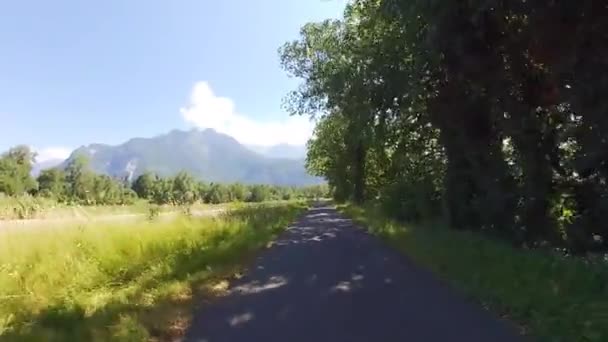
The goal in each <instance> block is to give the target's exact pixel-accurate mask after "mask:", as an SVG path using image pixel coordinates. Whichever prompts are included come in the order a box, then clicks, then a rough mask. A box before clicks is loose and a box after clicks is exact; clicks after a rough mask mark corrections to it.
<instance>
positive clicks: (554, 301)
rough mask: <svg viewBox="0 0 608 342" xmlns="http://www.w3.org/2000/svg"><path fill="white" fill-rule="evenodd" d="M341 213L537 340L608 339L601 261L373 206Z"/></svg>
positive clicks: (607, 277) (607, 268)
mask: <svg viewBox="0 0 608 342" xmlns="http://www.w3.org/2000/svg"><path fill="white" fill-rule="evenodd" d="M342 211H343V212H344V213H346V214H347V215H348V216H350V217H352V218H354V219H355V220H356V221H359V222H361V223H363V224H364V225H365V226H366V227H367V228H368V229H369V231H370V232H371V233H373V234H376V235H378V236H380V237H382V238H383V239H385V240H386V241H387V242H388V243H389V244H391V245H393V246H394V247H396V248H397V249H399V250H401V251H402V252H404V253H405V254H407V255H408V256H410V257H411V258H412V259H413V260H414V261H416V262H417V263H419V264H420V265H422V266H424V267H426V268H429V269H431V270H432V271H434V272H435V273H436V274H437V275H439V276H440V277H441V278H443V279H444V280H446V281H447V282H448V283H450V284H451V285H453V286H454V287H455V288H457V289H459V290H460V291H462V292H463V293H465V294H467V295H469V296H470V297H471V298H473V299H476V300H478V301H480V302H481V303H482V304H483V305H484V306H486V307H489V308H491V309H492V310H493V311H495V312H497V313H499V314H501V315H504V316H505V317H508V318H509V319H511V320H512V321H514V322H517V323H518V324H519V325H520V327H521V328H522V330H524V331H525V332H526V333H528V334H529V335H531V336H532V337H533V338H535V339H538V340H539V341H556V342H557V341H564V342H574V341H593V342H595V341H597V342H599V341H608V263H606V262H604V263H597V262H595V263H591V262H589V261H586V260H582V259H575V258H566V257H564V256H559V255H554V254H549V253H544V252H541V251H533V250H522V249H515V248H513V247H511V246H509V245H507V244H504V243H502V242H500V241H496V240H492V239H490V238H488V237H485V236H483V235H480V234H475V233H470V232H462V231H455V230H450V229H445V225H441V224H435V225H419V226H415V225H403V224H399V223H396V222H394V221H391V220H389V219H387V218H386V217H384V216H383V215H382V214H381V213H380V211H379V210H377V209H376V208H372V207H369V208H360V207H354V206H346V207H343V208H342Z"/></svg>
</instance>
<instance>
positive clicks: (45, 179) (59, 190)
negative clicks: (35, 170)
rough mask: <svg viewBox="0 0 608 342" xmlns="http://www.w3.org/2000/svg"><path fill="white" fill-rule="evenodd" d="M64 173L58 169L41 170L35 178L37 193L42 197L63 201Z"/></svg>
mask: <svg viewBox="0 0 608 342" xmlns="http://www.w3.org/2000/svg"><path fill="white" fill-rule="evenodd" d="M65 177H66V176H65V172H64V171H63V170H61V169H59V168H52V169H46V170H42V171H41V172H40V175H39V176H38V178H37V181H38V193H39V194H41V195H42V196H47V197H54V198H56V199H63V198H64V196H65V193H66V187H67V185H66V178H65Z"/></svg>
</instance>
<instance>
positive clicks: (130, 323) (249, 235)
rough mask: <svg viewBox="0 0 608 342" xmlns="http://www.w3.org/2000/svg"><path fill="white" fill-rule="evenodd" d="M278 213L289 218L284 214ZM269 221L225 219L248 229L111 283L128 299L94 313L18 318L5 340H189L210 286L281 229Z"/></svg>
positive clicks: (73, 307) (211, 293)
mask: <svg viewBox="0 0 608 342" xmlns="http://www.w3.org/2000/svg"><path fill="white" fill-rule="evenodd" d="M275 214H276V215H283V216H285V212H284V211H283V212H282V213H280V212H276V213H275ZM266 218H267V217H266V216H264V215H259V214H254V213H251V212H241V213H239V212H237V213H235V214H233V215H232V216H229V217H226V218H224V219H225V220H226V219H227V220H236V219H238V220H242V221H244V222H246V225H245V226H244V229H240V230H238V231H236V232H233V233H230V232H229V231H228V230H218V231H217V232H214V233H212V234H209V233H207V232H201V234H204V235H205V236H204V238H205V239H206V240H205V248H190V249H181V250H177V251H175V252H174V253H173V254H172V255H171V256H170V257H171V262H170V263H169V267H168V269H164V270H161V272H160V273H158V274H154V273H153V272H152V273H146V272H143V273H141V274H139V276H138V277H130V278H129V279H115V281H112V282H111V283H119V284H120V283H122V284H125V283H126V284H127V285H128V286H129V287H128V294H126V295H125V296H126V298H125V296H118V297H121V299H117V300H111V301H109V302H108V303H105V304H104V305H103V306H101V307H100V308H97V309H96V310H94V311H93V312H87V310H86V308H85V307H84V306H82V305H81V304H79V303H75V302H61V303H55V304H54V305H52V306H50V307H47V308H45V309H44V310H42V311H40V312H38V313H36V314H21V315H16V316H15V317H13V321H14V322H19V324H18V326H17V327H16V328H15V329H14V330H12V331H9V332H6V333H4V334H3V335H1V336H0V341H109V340H111V341H142V340H157V341H172V340H176V339H178V338H179V337H181V336H182V335H184V333H185V330H186V328H187V327H188V325H189V321H190V318H191V314H192V312H193V311H194V308H195V306H196V305H201V304H204V303H207V302H209V301H211V300H213V298H214V297H216V295H217V292H216V291H215V290H214V289H213V288H212V287H211V285H212V284H214V283H217V282H218V281H220V280H222V279H226V278H229V277H231V276H232V275H233V274H234V273H235V271H236V270H237V269H238V267H239V265H241V264H243V263H244V262H246V260H247V259H250V258H251V256H252V253H254V252H255V251H256V250H257V249H259V248H260V247H262V246H264V245H265V244H266V243H267V241H268V240H269V239H270V238H271V237H272V235H273V233H274V232H276V229H275V228H277V227H278V226H279V225H280V224H282V223H280V222H279V223H275V224H274V225H272V226H268V222H272V221H266V227H264V226H263V223H264V222H262V221H264V220H266ZM253 227H258V229H252V228H253ZM260 227H261V228H260ZM117 277H120V275H118V276H117ZM119 280H121V281H119ZM174 285H175V288H174V289H173V288H172V286H174ZM104 290H107V288H106V289H104ZM113 290H115V291H116V293H120V292H121V291H122V290H125V288H124V287H121V286H116V287H115V288H114V289H113ZM94 294H95V292H94V291H92V292H91V295H94Z"/></svg>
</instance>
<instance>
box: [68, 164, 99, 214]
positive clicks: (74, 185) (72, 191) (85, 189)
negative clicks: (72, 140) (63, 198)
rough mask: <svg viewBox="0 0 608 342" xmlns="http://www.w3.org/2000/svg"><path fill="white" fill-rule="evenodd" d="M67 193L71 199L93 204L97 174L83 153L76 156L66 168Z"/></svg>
mask: <svg viewBox="0 0 608 342" xmlns="http://www.w3.org/2000/svg"><path fill="white" fill-rule="evenodd" d="M65 179H66V184H67V191H66V193H67V195H68V197H69V199H70V200H71V201H75V202H81V203H84V204H92V203H93V197H94V193H93V192H94V186H95V174H94V173H93V172H92V171H91V170H90V169H89V160H88V158H87V157H86V156H85V155H83V154H79V155H76V156H74V158H72V160H70V161H69V163H68V165H67V166H66V169H65Z"/></svg>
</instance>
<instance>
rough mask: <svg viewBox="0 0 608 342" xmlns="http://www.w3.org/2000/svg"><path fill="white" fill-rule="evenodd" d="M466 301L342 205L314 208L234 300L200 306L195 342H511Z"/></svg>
mask: <svg viewBox="0 0 608 342" xmlns="http://www.w3.org/2000/svg"><path fill="white" fill-rule="evenodd" d="M521 340H522V338H520V337H519V336H518V334H517V333H516V330H515V329H514V327H512V326H510V325H509V324H508V323H506V322H504V321H501V320H498V319H497V318H496V317H493V315H492V314H491V313H489V312H487V311H485V310H483V309H482V308H480V307H479V306H477V305H475V304H473V303H470V302H468V301H466V300H465V299H464V298H463V297H462V296H460V295H458V294H457V293H455V292H454V291H452V290H451V289H449V288H448V287H447V286H445V285H443V284H442V283H441V282H440V281H438V280H437V279H436V278H435V277H434V276H433V275H432V274H430V272H427V271H426V270H424V269H421V268H420V267H417V266H415V265H413V264H412V263H411V262H410V261H409V260H408V259H407V258H406V257H404V256H402V255H401V254H399V253H397V252H396V251H393V250H391V249H389V248H388V247H385V246H384V245H383V244H382V243H381V242H380V241H379V240H377V239H376V238H374V237H372V236H370V235H368V234H367V233H365V232H364V231H363V230H361V229H358V228H356V227H355V225H354V224H353V223H352V221H351V220H348V219H345V218H343V217H341V216H340V215H339V214H338V213H337V212H336V211H335V210H334V209H332V208H328V207H320V208H315V209H312V210H310V211H309V212H308V213H307V214H306V215H305V216H304V217H303V218H302V219H301V220H299V221H298V222H296V223H295V224H294V225H293V226H292V227H290V228H289V230H288V231H287V232H285V233H284V234H283V235H282V236H281V237H280V238H279V239H278V240H277V241H276V243H275V245H274V246H273V247H271V248H269V249H267V250H265V251H264V252H263V253H262V254H261V255H260V256H259V257H258V259H257V260H256V262H255V263H254V264H253V265H252V266H251V268H250V270H249V271H248V274H247V275H245V276H244V277H242V278H240V279H238V280H237V281H235V282H234V283H233V284H231V289H230V292H229V294H228V295H227V296H226V297H223V298H221V299H219V300H218V301H217V302H215V303H213V304H211V305H210V306H207V307H203V308H201V309H200V311H199V312H197V313H195V316H194V320H193V322H192V326H191V328H190V330H189V331H188V333H187V336H186V341H196V342H220V341H232V342H244V341H263V342H274V341H277V342H279V341H280V342H297V341H307V342H308V341H311V342H312V341H315V342H325V341H326V342H342V341H344V342H359V341H370V342H371V341H374V342H376V341H377V342H390V341H400V342H406V341H407V342H418V341H420V342H435V341H437V342H439V341H441V342H444V341H463V342H465V341H466V342H477V341H479V342H512V341H521Z"/></svg>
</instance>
